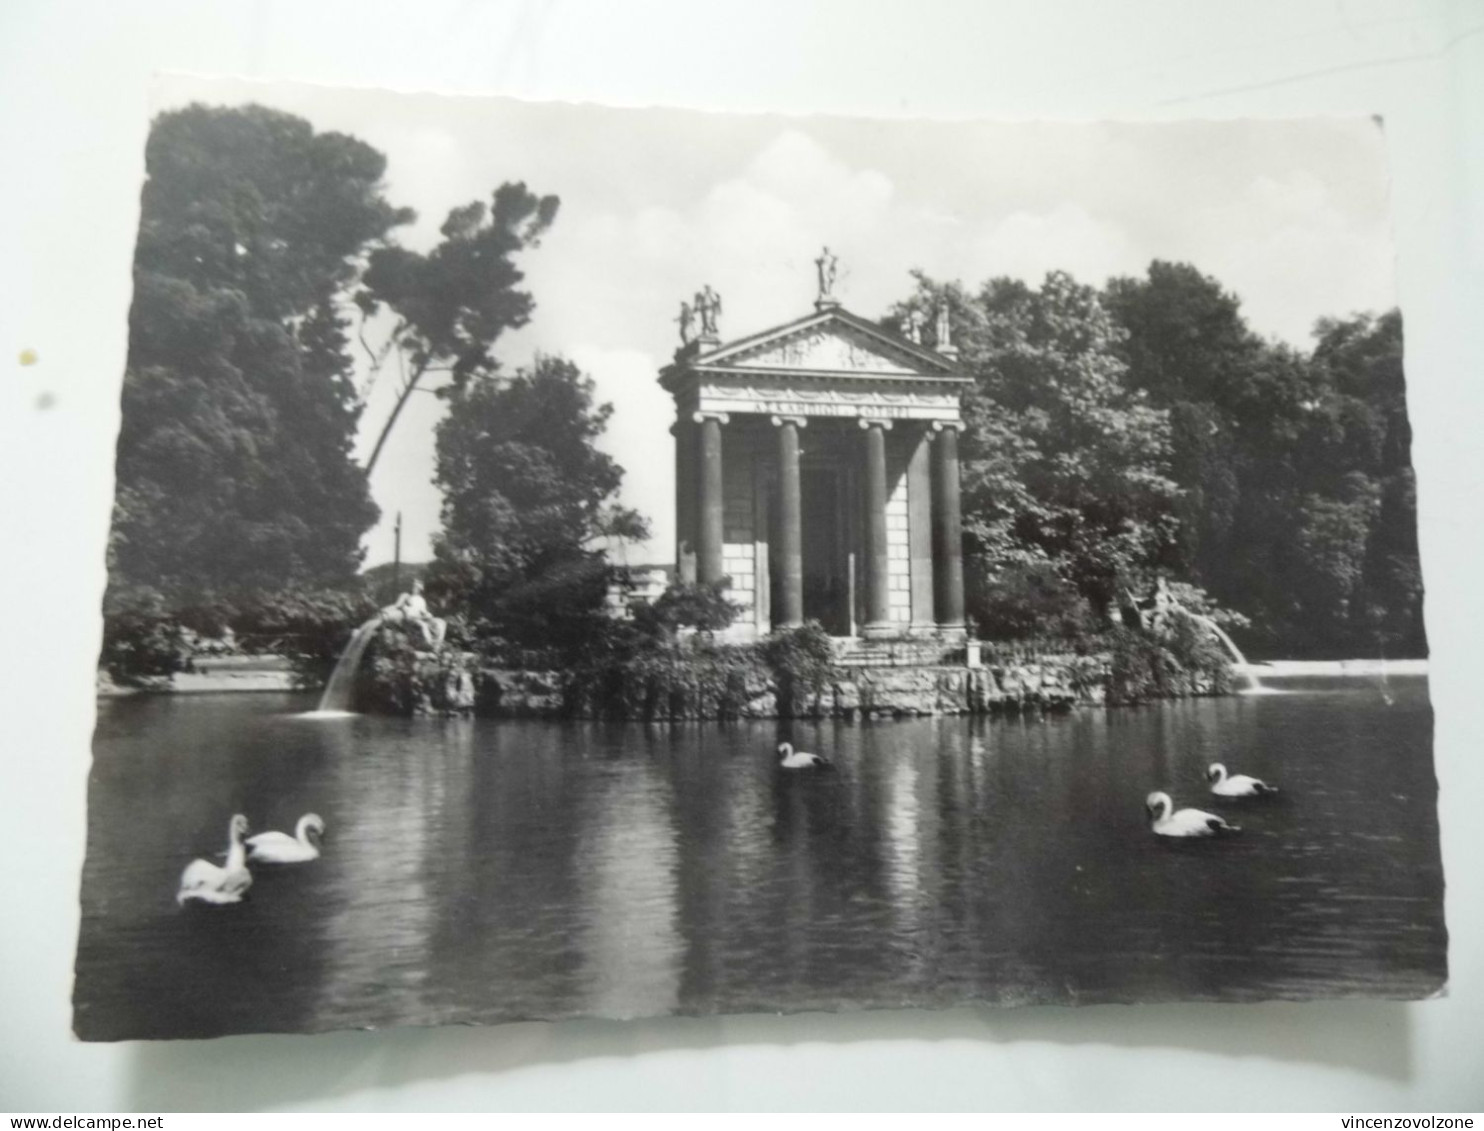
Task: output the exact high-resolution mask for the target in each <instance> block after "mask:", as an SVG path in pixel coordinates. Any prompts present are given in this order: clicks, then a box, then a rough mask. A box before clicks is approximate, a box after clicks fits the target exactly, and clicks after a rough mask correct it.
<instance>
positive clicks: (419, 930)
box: [73, 75, 1448, 1041]
mask: <svg viewBox="0 0 1484 1131" xmlns="http://www.w3.org/2000/svg"><path fill="white" fill-rule="evenodd" d="M149 113H150V115H151V122H150V127H149V131H148V140H147V147H146V151H145V155H144V168H145V177H144V181H143V184H142V186H140V189H139V228H138V238H137V243H136V245H135V250H134V260H133V275H132V278H133V298H132V305H131V307H130V312H129V319H128V348H127V363H126V368H125V371H124V373H123V376H122V400H121V415H120V423H119V432H118V439H117V453H116V488H115V495H114V505H113V514H112V526H111V534H110V536H109V540H108V559H107V570H108V575H107V588H106V592H104V593H103V606H102V614H103V631H102V652H101V655H100V656H99V659H98V676H97V679H98V699H97V703H98V708H97V710H98V714H97V725H96V733H95V736H94V743H93V764H92V769H91V773H90V776H89V779H88V787H87V846H86V862H85V864H84V867H83V872H82V875H81V927H80V935H79V939H78V944H77V954H76V983H75V987H74V991H73V1027H74V1031H75V1033H76V1035H77V1036H78V1037H80V1038H81V1039H82V1040H84V1041H121V1040H139V1039H179V1038H204V1037H217V1036H225V1035H230V1034H244V1033H266V1032H275V1033H315V1032H323V1031H327V1030H339V1029H383V1028H389V1027H395V1026H437V1025H468V1024H479V1025H485V1024H499V1023H506V1022H514V1021H527V1020H563V1019H570V1018H604V1019H620V1020H628V1019H636V1018H651V1017H662V1016H669V1015H718V1014H759V1013H763V1014H777V1013H795V1012H802V1011H824V1012H841V1011H857V1010H868V1009H869V1010H881V1009H901V1008H934V1009H938V1008H949V1007H957V1006H986V1007H999V1006H1004V1007H1009V1006H1024V1005H1059V1006H1079V1005H1092V1004H1101V1003H1153V1002H1184V1001H1199V1002H1208V1003H1251V1002H1259V1001H1273V1000H1277V1001H1286V1002H1299V1001H1309V1000H1313V999H1334V998H1379V999H1398V1000H1419V999H1429V998H1434V997H1437V996H1439V995H1442V994H1444V993H1445V987H1446V984H1447V978H1448V936H1447V929H1446V926H1445V922H1444V915H1443V892H1444V876H1443V868H1442V861H1441V856H1440V847H1439V826H1438V818H1437V805H1438V784H1437V778H1436V776H1435V773H1434V763H1433V717H1432V709H1431V706H1430V701H1429V692H1428V678H1429V677H1428V642H1427V634H1426V632H1425V629H1424V622H1423V602H1424V582H1423V574H1422V568H1421V565H1420V563H1419V549H1418V505H1417V492H1416V482H1415V478H1414V474H1413V444H1412V431H1411V425H1410V423H1409V418H1408V411H1407V386H1406V377H1405V367H1404V327H1403V323H1402V316H1401V313H1400V309H1399V297H1398V291H1397V283H1396V255H1395V250H1394V246H1393V237H1392V228H1391V217H1390V200H1389V188H1388V174H1387V146H1388V141H1387V128H1386V125H1385V124H1384V123H1383V122H1382V121H1381V120H1379V119H1377V118H1373V117H1367V116H1360V115H1357V116H1331V117H1298V118H1289V119H1282V120H1280V119H1276V118H1272V119H1260V118H1232V119H1228V120H1221V121H1218V120H1194V119H1191V120H1181V121H1161V122H1133V121H1128V122H1119V121H1105V122H1080V123H1072V122H1055V123H1053V122H1035V121H1016V122H1011V121H989V120H968V119H962V120H952V121H950V120H933V119H931V118H915V119H891V120H887V119H874V118H868V117H843V116H827V115H808V116H806V115H799V116H783V115H776V114H742V113H720V112H704V111H699V110H678V109H660V108H644V109H641V108H619V107H608V106H601V105H596V104H578V103H568V102H554V101H553V102H539V101H520V100H516V99H512V98H497V97H454V96H445V95H435V94H413V93H398V92H391V91H384V90H377V89H370V88H362V89H350V88H337V87H334V86H328V85H323V86H321V85H308V84H294V83H288V82H253V81H248V80H245V79H228V78H208V77H190V76H185V75H174V76H164V77H160V78H158V79H157V80H156V81H155V85H154V88H153V103H152V105H151V107H150V109H149Z"/></svg>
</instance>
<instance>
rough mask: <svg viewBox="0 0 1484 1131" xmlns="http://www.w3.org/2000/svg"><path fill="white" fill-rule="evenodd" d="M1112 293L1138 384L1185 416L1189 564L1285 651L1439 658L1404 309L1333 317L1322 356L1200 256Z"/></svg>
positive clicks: (1184, 518) (1180, 549) (1325, 327)
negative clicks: (1428, 605)
mask: <svg viewBox="0 0 1484 1131" xmlns="http://www.w3.org/2000/svg"><path fill="white" fill-rule="evenodd" d="M1107 303H1108V306H1109V309H1110V310H1112V311H1113V314H1114V316H1115V318H1116V319H1117V320H1118V322H1119V323H1120V325H1121V326H1122V327H1123V328H1124V331H1125V336H1124V338H1123V340H1122V341H1121V342H1120V345H1119V350H1120V353H1121V355H1122V356H1123V357H1124V358H1125V360H1126V362H1127V365H1128V374H1129V380H1130V381H1131V382H1132V383H1133V384H1134V385H1135V386H1137V387H1138V388H1140V389H1141V390H1143V391H1145V392H1146V393H1147V394H1148V395H1149V397H1150V398H1151V400H1152V401H1153V403H1155V404H1158V405H1160V406H1161V407H1163V408H1165V409H1167V410H1168V411H1169V413H1170V415H1171V419H1172V421H1173V423H1174V445H1173V452H1172V464H1173V466H1172V474H1173V476H1174V478H1175V479H1176V480H1177V482H1178V483H1179V484H1180V487H1181V489H1182V497H1181V500H1180V502H1179V504H1178V505H1177V508H1176V516H1177V518H1178V520H1179V522H1178V530H1179V538H1178V543H1177V554H1176V562H1175V564H1176V567H1177V569H1178V570H1179V571H1180V572H1182V573H1185V574H1188V575H1189V576H1191V577H1192V578H1194V579H1195V580H1197V581H1198V582H1199V583H1200V584H1201V585H1202V586H1203V587H1204V588H1205V589H1207V590H1208V591H1209V592H1210V593H1211V594H1212V595H1213V596H1214V597H1215V598H1216V599H1217V600H1218V601H1219V602H1220V603H1222V604H1224V605H1227V606H1230V607H1233V608H1236V609H1240V610H1241V611H1242V612H1244V613H1246V614H1247V616H1248V617H1249V619H1250V620H1251V622H1252V623H1251V630H1250V632H1249V633H1248V634H1247V639H1248V640H1249V642H1250V643H1251V644H1252V646H1253V647H1254V648H1256V649H1258V650H1260V651H1263V652H1266V653H1268V654H1277V653H1282V654H1289V655H1375V654H1376V653H1377V652H1378V651H1379V652H1382V653H1384V654H1391V655H1397V654H1409V655H1422V654H1425V653H1426V648H1427V644H1426V638H1425V635H1424V632H1423V626H1422V584H1421V571H1420V568H1419V565H1418V559H1417V511H1416V500H1415V492H1414V481H1413V477H1412V467H1411V432H1410V429H1409V427H1408V424H1407V413H1406V390H1405V381H1404V379H1403V375H1402V324H1401V315H1400V314H1399V313H1398V312H1396V311H1391V312H1389V313H1387V314H1384V315H1381V316H1380V317H1372V316H1368V315H1357V316H1355V317H1352V318H1348V319H1343V320H1334V319H1330V320H1324V321H1322V322H1320V323H1319V324H1318V325H1317V326H1316V327H1315V339H1316V342H1315V346H1314V349H1313V350H1312V352H1311V353H1310V354H1309V355H1307V356H1305V355H1303V354H1300V353H1298V352H1297V351H1295V350H1292V349H1290V348H1288V347H1286V346H1281V345H1275V344H1273V343H1271V342H1266V341H1263V340H1262V339H1260V338H1259V337H1258V336H1257V335H1255V334H1254V333H1253V332H1252V331H1251V330H1250V329H1249V328H1248V327H1247V325H1246V323H1245V321H1244V320H1243V318H1242V316H1241V311H1240V308H1239V306H1238V303H1237V300H1236V299H1235V297H1233V296H1231V295H1229V294H1227V293H1225V292H1224V291H1222V289H1221V287H1220V285H1219V284H1218V283H1217V282H1216V281H1215V280H1213V279H1210V278H1207V277H1205V276H1202V275H1201V274H1200V273H1199V272H1198V271H1196V270H1195V269H1194V268H1193V267H1190V266H1188V265H1185V264H1169V263H1160V262H1156V263H1153V264H1151V266H1150V269H1149V272H1148V275H1147V277H1145V278H1142V279H1115V280H1113V281H1112V282H1111V283H1110V284H1109V287H1108V298H1107Z"/></svg>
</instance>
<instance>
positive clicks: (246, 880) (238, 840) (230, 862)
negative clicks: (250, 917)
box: [175, 813, 252, 904]
mask: <svg viewBox="0 0 1484 1131" xmlns="http://www.w3.org/2000/svg"><path fill="white" fill-rule="evenodd" d="M246 832H247V818H246V817H244V816H243V815H242V814H241V813H236V814H234V815H233V817H232V821H231V824H229V825H228V826H227V838H228V841H227V862H226V863H225V864H222V865H217V864H213V863H212V862H211V861H210V860H192V861H191V862H190V863H189V864H187V865H186V869H185V871H184V872H182V873H181V874H180V890H179V891H178V892H176V893H175V902H176V903H181V904H183V903H185V901H186V900H188V899H199V900H200V901H201V902H202V903H241V902H242V897H243V896H245V895H246V894H247V889H248V888H250V887H252V873H251V872H249V871H248V870H247V858H246V857H247V854H246V852H245V851H244V849H243V847H242V837H243V835H244V834H245V833H246Z"/></svg>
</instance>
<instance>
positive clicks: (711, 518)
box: [695, 412, 727, 585]
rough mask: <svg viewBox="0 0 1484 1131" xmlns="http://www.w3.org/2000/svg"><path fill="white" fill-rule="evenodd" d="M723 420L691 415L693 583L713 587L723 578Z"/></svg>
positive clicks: (722, 416)
mask: <svg viewBox="0 0 1484 1131" xmlns="http://www.w3.org/2000/svg"><path fill="white" fill-rule="evenodd" d="M726 420H727V417H726V414H725V413H716V412H698V413H696V414H695V421H696V423H697V424H698V425H699V426H700V427H699V429H698V431H699V432H700V444H699V447H700V452H699V453H698V458H697V460H696V472H697V475H696V490H697V497H696V580H697V581H699V582H700V583H701V584H702V585H714V584H716V583H717V582H718V581H720V580H721V579H722V577H724V576H725V574H724V573H723V572H722V569H723V567H722V557H721V554H722V542H723V539H724V537H725V527H724V524H723V522H722V518H723V513H722V497H721V426H722V425H723V424H725V423H726Z"/></svg>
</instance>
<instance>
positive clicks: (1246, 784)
mask: <svg viewBox="0 0 1484 1131" xmlns="http://www.w3.org/2000/svg"><path fill="white" fill-rule="evenodd" d="M1206 780H1207V781H1209V782H1210V783H1211V792H1212V793H1214V794H1215V795H1216V796H1217V797H1261V796H1262V795H1263V794H1267V793H1277V792H1278V787H1277V786H1276V785H1269V784H1268V783H1267V782H1265V781H1263V780H1262V779H1261V778H1250V777H1248V776H1247V775H1246V774H1233V775H1232V776H1231V777H1227V775H1226V767H1225V766H1223V765H1222V764H1221V763H1220V762H1212V763H1211V764H1210V766H1208V767H1207V768H1206Z"/></svg>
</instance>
